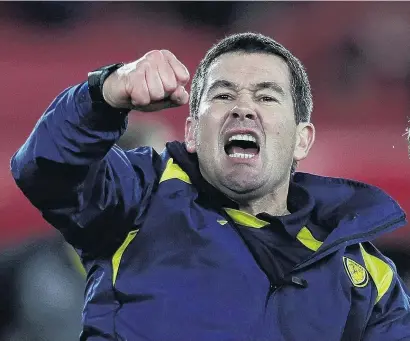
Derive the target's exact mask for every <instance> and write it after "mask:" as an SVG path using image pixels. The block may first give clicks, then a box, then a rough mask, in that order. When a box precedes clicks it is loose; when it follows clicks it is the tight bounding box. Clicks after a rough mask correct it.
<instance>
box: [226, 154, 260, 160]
mask: <svg viewBox="0 0 410 341" xmlns="http://www.w3.org/2000/svg"><path fill="white" fill-rule="evenodd" d="M254 156H255V154H244V153H234V154H229V157H238V158H240V159H250V158H251V157H254Z"/></svg>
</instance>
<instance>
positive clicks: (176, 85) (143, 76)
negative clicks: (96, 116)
mask: <svg viewBox="0 0 410 341" xmlns="http://www.w3.org/2000/svg"><path fill="white" fill-rule="evenodd" d="M188 81H189V72H188V70H187V68H186V67H185V66H184V65H183V64H182V63H181V62H180V61H179V60H178V59H177V58H176V57H175V56H174V55H173V54H172V53H171V52H170V51H167V50H161V51H158V50H154V51H151V52H148V53H147V54H146V55H145V56H144V57H142V58H140V59H138V60H137V61H135V62H132V63H129V64H125V65H124V66H122V67H121V68H119V69H118V70H116V71H115V72H113V73H112V74H111V75H110V76H109V77H108V78H107V79H106V80H105V82H104V84H103V96H104V99H105V101H106V102H107V103H108V104H109V105H111V106H112V107H114V108H129V109H135V110H138V111H158V110H162V109H166V108H172V107H176V106H180V105H183V104H186V103H188V100H189V95H188V92H187V91H186V90H185V88H184V86H185V85H186V84H187V83H188Z"/></svg>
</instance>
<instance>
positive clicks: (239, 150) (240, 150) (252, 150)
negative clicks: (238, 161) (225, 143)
mask: <svg viewBox="0 0 410 341" xmlns="http://www.w3.org/2000/svg"><path fill="white" fill-rule="evenodd" d="M228 152H229V154H236V153H242V154H252V155H256V154H258V149H257V148H241V147H238V146H232V147H231V148H229V151H228Z"/></svg>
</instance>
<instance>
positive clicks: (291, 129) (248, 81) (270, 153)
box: [195, 53, 296, 200]
mask: <svg viewBox="0 0 410 341" xmlns="http://www.w3.org/2000/svg"><path fill="white" fill-rule="evenodd" d="M218 81H227V82H228V83H229V84H231V85H233V86H231V87H230V86H223V85H222V86H219V87H216V88H214V89H212V86H213V84H215V83H217V82H218ZM229 84H228V85H229ZM260 84H265V85H266V84H273V85H277V86H278V88H277V89H275V88H272V87H266V88H263V86H262V87H260V88H258V87H256V85H260ZM279 90H281V91H279ZM225 95H226V96H225ZM218 96H225V97H222V98H218ZM239 130H245V131H248V132H249V133H250V134H251V135H254V136H255V137H256V138H257V139H258V144H259V152H258V156H257V158H255V160H253V161H252V162H251V161H249V162H247V161H248V160H240V159H238V160H234V159H232V158H230V157H229V155H227V153H226V151H225V150H224V147H225V146H224V143H225V142H226V134H229V132H230V131H239ZM295 131H296V124H295V120H294V111H293V102H292V96H291V91H290V73H289V70H288V66H287V65H286V63H285V62H284V61H283V60H282V59H281V58H280V57H278V56H274V55H269V54H260V53H253V54H243V53H230V54H226V55H222V56H221V57H219V58H218V59H217V60H216V61H215V62H214V63H213V64H212V65H211V67H210V69H209V71H208V77H207V82H206V85H205V89H204V93H203V96H202V98H201V104H200V109H199V118H198V119H197V122H196V133H195V134H196V135H195V145H196V152H197V154H198V159H199V164H200V170H201V173H202V175H203V176H204V178H205V179H206V180H207V181H208V182H210V183H211V184H212V185H214V186H215V187H216V188H218V189H219V190H221V191H222V192H224V193H225V194H227V195H228V196H230V197H231V198H233V199H236V200H239V199H244V200H246V199H247V198H248V199H249V198H253V197H258V196H263V195H266V194H268V193H269V192H272V191H274V190H275V187H278V186H280V184H281V183H283V182H286V181H287V182H288V181H289V174H290V166H291V163H292V160H293V158H292V153H293V149H294V146H295Z"/></svg>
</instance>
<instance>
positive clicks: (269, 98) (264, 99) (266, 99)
mask: <svg viewBox="0 0 410 341" xmlns="http://www.w3.org/2000/svg"><path fill="white" fill-rule="evenodd" d="M259 100H260V101H261V102H278V100H277V99H276V98H275V97H272V96H260V97H259Z"/></svg>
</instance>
